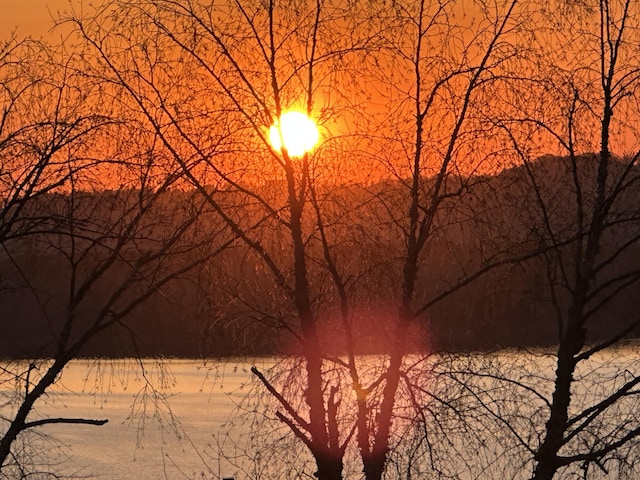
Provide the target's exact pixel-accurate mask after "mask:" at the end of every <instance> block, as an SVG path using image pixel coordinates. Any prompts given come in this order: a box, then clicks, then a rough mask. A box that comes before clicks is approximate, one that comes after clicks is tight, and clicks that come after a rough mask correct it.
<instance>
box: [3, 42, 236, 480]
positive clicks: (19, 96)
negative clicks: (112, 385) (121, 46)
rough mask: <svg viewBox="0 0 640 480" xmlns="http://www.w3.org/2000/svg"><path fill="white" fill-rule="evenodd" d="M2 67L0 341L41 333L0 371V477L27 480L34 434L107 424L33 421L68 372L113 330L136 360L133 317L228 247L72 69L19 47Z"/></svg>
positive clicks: (156, 157) (119, 115)
mask: <svg viewBox="0 0 640 480" xmlns="http://www.w3.org/2000/svg"><path fill="white" fill-rule="evenodd" d="M22 49H24V50H22ZM12 55H15V57H12ZM30 55H33V57H34V59H35V60H34V62H31V60H32V57H31V56H30ZM3 58H4V59H5V63H4V64H3V65H2V67H3V69H4V70H3V73H5V72H8V73H7V74H6V77H4V79H3V87H4V90H3V94H4V95H5V97H4V99H3V100H4V101H5V102H6V103H5V105H4V109H3V112H4V117H3V120H4V121H3V123H2V128H3V130H2V133H3V137H2V142H1V144H0V145H1V152H2V156H3V160H2V168H3V171H2V182H3V183H2V188H3V201H4V203H3V209H2V237H1V243H2V248H3V254H2V263H3V277H4V278H3V281H4V282H5V285H4V287H5V293H6V291H11V294H12V295H16V296H17V297H19V298H18V301H17V304H18V305H19V306H18V307H17V308H16V309H12V311H10V312H7V311H5V312H4V313H3V318H2V330H3V331H4V332H5V333H7V334H9V332H11V331H12V329H13V327H14V326H16V325H18V324H19V323H20V322H25V323H27V322H36V323H38V325H39V326H40V328H38V329H34V331H38V332H43V331H44V332H48V333H49V335H48V336H46V338H44V337H40V338H37V339H35V333H34V340H37V341H39V342H41V343H40V345H36V346H35V347H34V348H32V349H27V350H25V351H24V352H23V354H22V355H23V358H25V359H28V360H24V361H15V362H8V363H6V364H3V366H2V369H1V370H0V384H1V385H2V386H3V389H4V388H5V387H7V386H11V388H10V389H8V392H12V393H11V395H10V396H9V397H7V398H3V410H2V412H3V413H2V416H1V417H0V428H1V437H0V471H1V475H2V476H3V478H4V477H5V476H6V477H12V478H27V477H28V476H29V475H30V474H32V473H34V470H32V467H34V465H30V464H29V461H30V459H29V458H25V457H23V456H22V455H23V454H26V455H29V452H30V450H29V449H27V448H23V446H25V445H27V446H28V445H29V438H30V437H29V435H30V433H31V432H37V431H39V430H40V427H41V426H43V425H48V424H92V425H102V424H104V423H105V422H106V421H107V420H95V419H87V418H73V417H66V416H61V417H55V418H37V417H36V418H33V417H34V414H36V412H37V409H38V404H39V403H40V402H42V400H43V399H44V398H46V397H47V395H49V393H50V392H51V390H52V388H53V387H54V386H55V385H56V384H57V383H58V382H59V381H60V379H61V377H62V376H63V373H64V369H65V367H66V366H67V365H68V364H69V362H70V361H72V360H73V359H74V358H76V357H78V356H79V355H81V354H82V353H83V352H84V351H85V348H86V347H87V346H88V345H90V343H91V342H95V341H97V340H98V339H100V338H102V339H104V338H107V335H108V334H109V333H111V334H114V333H115V332H116V330H118V329H120V330H121V331H122V332H124V333H125V336H129V337H130V338H131V341H132V342H133V344H134V348H135V345H136V338H135V336H134V335H133V334H132V332H131V330H130V324H129V318H130V315H131V313H132V312H133V311H134V310H135V309H136V308H138V307H139V306H140V305H141V304H143V303H144V302H146V301H147V300H148V299H149V298H151V297H154V296H156V297H158V296H161V295H163V294H164V292H165V291H166V289H167V287H168V286H169V285H170V284H171V282H172V281H174V280H176V279H179V278H180V277H181V276H183V275H184V274H185V273H186V272H188V271H190V270H191V269H193V268H195V267H196V266H198V265H199V264H200V263H202V262H203V261H206V260H208V259H211V258H212V257H214V256H215V255H217V254H218V253H219V252H220V251H221V250H222V249H224V248H226V246H228V245H229V244H230V240H229V238H230V237H228V236H227V237H225V235H224V232H225V230H224V228H223V229H222V230H221V229H220V225H219V223H217V222H215V221H213V218H212V216H211V215H210V211H209V209H208V207H207V204H206V202H203V201H202V199H201V197H200V196H195V195H194V194H189V193H188V192H185V191H183V190H182V189H181V188H180V187H181V186H182V184H181V179H182V173H181V171H180V170H176V169H173V171H172V170H169V169H166V168H163V164H162V158H163V154H164V153H163V151H162V149H161V148H157V147H156V146H154V143H155V142H154V135H155V134H154V132H148V131H145V129H143V128H140V125H139V124H138V123H136V122H135V120H134V119H131V117H127V114H126V111H125V110H118V108H119V106H118V105H117V103H115V102H112V103H102V102H104V97H96V96H95V94H96V90H99V88H98V87H99V85H98V84H97V83H95V82H91V81H90V78H89V77H87V76H86V75H85V71H86V69H85V66H86V64H84V60H83V59H82V58H81V56H75V55H72V56H71V57H66V56H65V55H64V52H52V51H50V50H48V49H46V48H45V47H44V46H40V45H37V46H36V45H32V44H30V43H24V44H22V45H19V46H15V47H14V48H13V50H11V51H10V50H9V49H7V50H6V54H5V55H4V57H3ZM14 60H15V61H14ZM36 60H37V61H36ZM16 70H17V71H16ZM98 100H100V102H101V103H97V102H98ZM100 105H103V106H104V108H102V107H101V106H100ZM219 235H222V237H220V236H219ZM52 276H53V278H52ZM52 280H53V281H52ZM34 304H35V305H36V306H37V309H36V312H34V311H33V310H31V311H28V309H26V310H25V307H26V306H28V305H34ZM20 312H23V313H25V315H24V316H23V317H20ZM10 314H12V315H14V316H13V318H11V317H9V315H10ZM3 340H4V341H6V336H5V338H3ZM40 473H42V474H43V475H55V473H52V472H51V471H50V470H47V471H46V472H40Z"/></svg>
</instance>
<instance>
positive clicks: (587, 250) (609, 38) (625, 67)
mask: <svg viewBox="0 0 640 480" xmlns="http://www.w3.org/2000/svg"><path fill="white" fill-rule="evenodd" d="M637 18H638V12H636V4H635V3H633V2H628V1H606V0H602V1H598V2H583V3H580V4H573V3H570V2H559V3H557V4H553V5H545V6H544V7H543V9H542V10H541V11H540V12H539V14H538V15H537V16H536V19H537V20H536V21H537V27H536V31H535V34H533V35H532V40H533V43H532V44H533V45H535V48H536V49H538V51H539V52H540V57H539V59H538V61H537V62H532V63H531V64H530V65H531V70H529V73H530V75H527V76H525V77H523V78H522V79H521V80H520V81H517V82H512V83H511V84H510V88H505V89H504V91H505V95H506V96H509V97H510V102H511V105H512V106H513V109H510V110H509V111H508V112H507V111H505V112H504V114H505V117H504V118H503V119H501V120H499V121H498V123H499V124H500V126H501V128H503V129H504V132H505V134H506V138H508V140H509V141H510V142H512V146H513V154H514V156H515V158H516V159H517V160H516V161H517V162H518V164H519V166H518V167H517V168H515V169H514V170H513V172H514V173H516V175H517V176H519V178H520V182H519V184H520V185H521V192H522V194H521V199H522V200H521V202H522V203H518V205H520V207H521V210H520V212H521V220H522V223H523V228H525V229H528V231H529V235H530V236H531V238H533V239H535V241H537V242H538V243H539V244H540V245H541V246H543V251H544V253H543V254H542V255H541V256H540V257H539V258H538V259H537V260H536V261H535V263H534V264H529V267H530V268H531V269H532V270H534V271H537V272H539V276H538V278H539V280H540V283H538V285H539V287H541V286H544V288H545V289H546V293H545V294H544V300H545V301H546V302H548V303H547V304H548V306H549V307H548V308H545V310H544V311H545V312H546V313H547V315H549V316H552V317H553V318H554V319H555V327H556V330H557V350H556V352H555V355H554V356H553V368H551V367H548V370H547V369H546V368H547V367H545V368H542V369H541V371H542V370H544V371H546V372H547V374H545V375H543V376H542V378H540V379H539V380H538V383H533V384H532V383H527V382H520V383H519V382H516V383H514V386H515V385H519V387H515V388H519V389H520V391H521V392H527V391H528V392H529V393H527V394H526V395H525V397H529V398H531V400H530V401H531V405H532V406H534V405H535V410H536V411H535V413H532V417H531V418H534V419H537V420H540V419H541V418H542V421H540V422H539V423H538V424H526V423H525V427H524V428H526V429H527V431H525V430H524V428H522V422H518V421H517V420H516V419H515V417H510V416H508V415H499V414H497V416H496V418H499V419H500V421H501V422H504V424H505V427H506V428H508V429H509V430H510V433H509V435H510V436H511V438H512V439H513V440H514V442H515V443H516V444H519V445H521V447H522V454H523V456H524V457H528V458H530V463H529V465H531V468H532V470H533V473H532V474H531V478H535V479H551V478H554V477H556V476H559V475H563V476H564V475H569V474H571V473H574V474H576V475H578V474H579V475H584V478H587V477H589V478H591V476H592V475H593V476H597V475H599V474H600V475H602V476H607V475H613V476H616V477H620V476H622V477H629V476H633V473H631V472H636V471H637V470H636V469H637V466H636V462H635V456H636V453H635V452H636V449H637V438H638V435H639V434H640V425H638V423H637V422H636V421H635V420H633V419H632V418H631V417H630V412H632V411H634V410H635V409H636V408H637V401H638V399H637V385H638V383H639V382H640V379H639V377H638V372H637V368H636V367H635V365H634V362H633V360H632V359H633V356H634V353H633V350H632V349H631V347H626V348H627V349H625V347H624V343H622V342H623V341H624V339H626V338H629V337H630V336H632V335H635V334H637V327H638V319H637V313H636V311H635V308H633V307H632V306H631V305H634V304H635V300H634V297H635V296H636V295H637V293H636V292H637V285H638V283H637V282H638V279H639V278H640V277H639V273H640V270H638V266H639V265H638V263H637V251H638V245H639V244H638V242H639V240H640V236H639V233H640V230H639V229H638V225H639V223H638V220H639V218H638V204H637V192H638V180H639V179H640V177H639V176H638V174H639V173H640V172H639V171H638V167H637V160H638V155H639V152H640V151H639V149H638V144H637V128H636V125H635V120H633V119H635V115H636V112H635V105H636V102H637V95H636V91H637V86H638V80H639V73H640V69H639V67H640V65H638V62H637V58H636V56H635V54H634V53H633V52H634V51H635V45H636V44H637V41H638V34H639V30H638V27H639V25H638V23H637ZM532 31H533V30H532ZM507 92H509V93H507ZM514 111H515V112H516V113H514ZM614 152H615V153H614ZM550 153H551V154H552V155H547V156H543V154H550ZM627 358H628V360H627ZM489 410H491V411H492V412H494V414H495V413H496V409H495V408H493V407H491V408H489Z"/></svg>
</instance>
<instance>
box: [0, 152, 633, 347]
mask: <svg viewBox="0 0 640 480" xmlns="http://www.w3.org/2000/svg"><path fill="white" fill-rule="evenodd" d="M591 157H592V156H589V155H585V156H584V157H583V158H582V159H580V161H579V162H578V163H579V164H580V165H582V166H583V171H582V173H581V178H582V182H583V184H584V185H585V186H586V185H590V184H592V183H593V182H594V181H595V179H594V175H595V170H594V169H593V168H592V165H593V163H594V162H592V161H591V160H593V158H591ZM621 165H622V164H621ZM531 168H533V169H534V170H535V172H528V175H529V174H532V173H533V175H534V176H535V177H536V178H540V179H542V182H541V183H540V184H539V185H538V186H537V189H536V191H533V190H532V189H527V187H526V182H525V176H524V167H523V166H519V167H513V168H509V169H505V170H503V171H502V172H500V173H499V174H496V175H485V176H477V177H472V178H468V179H467V181H466V182H465V188H467V189H468V192H467V193H468V194H467V195H465V196H464V197H463V199H462V200H460V199H456V200H455V202H452V203H451V205H450V207H449V208H443V211H442V213H441V214H440V215H441V218H440V222H439V223H440V226H439V232H438V235H436V236H435V239H434V240H433V241H432V242H431V244H430V245H429V257H428V258H429V260H428V261H429V268H428V269H424V272H428V278H427V277H424V278H421V279H420V280H421V285H424V286H425V288H423V289H422V291H420V292H418V296H419V297H421V298H431V297H434V296H436V295H437V293H438V291H439V289H441V288H444V286H447V287H450V286H451V285H454V284H455V282H456V275H457V274H458V272H459V271H460V268H461V266H464V265H467V266H474V265H475V266H478V267H480V266H481V262H482V258H487V257H491V252H492V251H493V252H495V254H496V255H497V254H498V252H501V255H502V256H503V257H504V258H507V259H509V258H513V259H517V258H518V257H520V256H525V257H526V253H527V249H529V250H531V249H533V248H540V245H537V247H536V243H537V242H542V241H543V240H542V239H543V238H544V236H543V234H542V233H541V232H540V229H541V228H542V224H541V220H540V219H539V218H536V215H537V213H536V210H535V209H534V208H532V207H531V206H532V205H533V204H535V199H534V198H533V197H532V196H533V195H534V194H542V195H547V196H548V199H547V200H548V201H549V202H550V205H551V204H552V205H553V206H552V208H551V210H552V217H553V222H555V223H556V227H558V228H561V226H562V225H563V224H564V223H567V224H569V223H571V222H572V221H573V220H572V217H571V215H570V214H568V213H567V212H569V211H570V209H568V208H567V206H568V205H569V203H570V201H571V200H570V198H569V196H570V195H571V192H570V189H571V188H570V185H568V184H567V175H568V172H567V169H568V168H569V163H568V162H567V161H566V159H563V158H557V157H552V156H546V157H541V158H539V159H538V160H537V161H536V162H535V163H533V164H532V167H531ZM634 168H635V169H637V168H638V167H637V166H636V167H634ZM633 175H634V176H635V175H637V174H633ZM424 184H425V188H429V185H430V182H429V181H425V182H424ZM260 188H262V189H263V193H264V194H270V195H273V196H275V197H277V196H278V189H279V188H281V185H278V184H277V183H269V184H266V185H263V186H262V187H260ZM403 188H404V186H403V183H402V182H401V181H385V182H383V183H375V184H371V185H356V184H352V185H344V186H342V187H341V188H339V189H335V190H333V191H330V192H329V191H327V192H324V195H326V196H327V197H331V202H332V204H335V205H336V206H338V207H340V208H336V212H338V211H339V213H336V224H337V223H339V222H341V223H342V224H343V228H341V229H339V230H340V231H341V232H342V236H343V238H336V239H335V240H334V242H335V244H336V245H339V246H340V249H342V250H343V253H344V255H345V256H350V255H353V256H354V257H357V265H358V269H361V272H360V274H361V275H362V274H363V273H362V271H364V272H365V273H364V275H366V276H367V277H368V278H367V280H366V282H365V283H363V286H362V287H361V288H362V289H363V291H362V292H361V295H362V296H363V297H364V296H365V295H368V296H369V297H370V299H369V300H368V302H367V301H365V302H362V303H363V307H362V308H361V310H360V311H358V312H357V313H356V314H355V319H356V322H355V324H354V325H355V327H354V328H355V332H356V339H355V343H356V350H357V351H360V352H361V353H384V351H385V338H386V336H387V334H388V333H387V331H386V330H387V329H388V328H390V327H389V324H388V321H387V320H386V319H385V313H388V314H389V315H392V313H393V312H392V311H391V310H390V306H391V305H392V304H393V299H392V298H390V296H389V295H391V292H390V291H388V292H385V282H386V278H385V276H386V275H385V274H386V272H387V269H393V268H396V265H395V262H397V260H398V256H397V255H399V254H397V255H395V254H392V253H393V252H399V251H400V249H401V248H402V245H401V244H399V240H398V239H397V238H393V236H392V234H391V233H390V230H387V229H385V223H384V221H383V220H382V217H383V215H382V214H381V212H375V211H373V212H372V211H371V208H372V207H371V202H370V201H369V200H370V199H371V198H378V199H380V198H381V197H384V198H385V201H384V202H383V203H384V204H385V205H394V206H395V207H396V208H397V209H398V212H397V214H398V215H401V212H402V211H404V209H405V208H406V205H403V204H402V200H400V199H401V198H402V189H403ZM451 188H454V185H452V186H451ZM636 190H637V189H636ZM636 190H633V191H631V192H629V193H628V197H627V199H626V200H624V201H622V202H619V205H618V206H617V208H618V209H619V210H620V214H621V215H622V214H623V213H624V212H623V210H625V208H626V207H628V211H627V210H625V212H626V213H625V214H626V215H634V216H635V215H637V212H634V211H633V208H635V207H634V205H633V202H634V200H635V194H634V192H635V191H636ZM540 192H542V193H540ZM217 194H218V195H220V194H224V192H217ZM228 195H229V202H230V203H233V202H238V205H237V208H238V209H239V210H240V211H242V210H245V213H244V214H245V215H246V216H247V218H251V217H252V215H253V214H252V213H251V211H252V206H251V205H250V204H244V205H243V204H242V202H243V199H242V198H241V197H238V196H237V194H233V193H231V192H228ZM139 197H140V192H139V191H136V190H120V191H118V190H114V191H102V192H82V193H78V192H76V193H75V197H74V211H76V212H78V211H83V212H85V213H86V212H90V215H89V216H90V217H91V219H92V222H97V223H99V222H102V221H103V222H104V223H109V222H110V221H113V220H112V219H110V218H109V217H110V216H113V215H114V212H116V211H118V210H123V209H126V206H127V205H132V204H135V203H136V202H137V201H138V200H139ZM396 197H397V198H396ZM192 201H193V195H192V193H191V192H189V191H183V190H174V191H168V192H165V193H162V198H161V200H160V201H159V202H157V203H158V204H159V205H161V207H157V206H156V207H154V208H159V209H160V210H162V211H159V212H158V214H157V215H156V216H154V215H151V216H150V220H148V223H147V224H146V225H145V226H144V227H143V228H146V229H147V230H148V232H153V235H151V233H150V234H149V235H148V238H149V240H148V241H150V242H151V241H152V240H151V239H152V237H153V236H154V235H158V234H159V233H160V232H162V231H167V232H170V231H172V229H173V228H175V227H176V225H171V220H170V218H183V217H182V216H181V215H180V214H176V212H184V211H187V210H189V209H190V208H193V205H192ZM69 203H70V202H69V197H68V196H67V195H64V194H56V193H49V194H46V195H44V196H42V197H40V198H37V199H36V200H34V201H33V202H32V204H30V205H29V207H28V212H29V215H31V218H36V217H37V218H41V219H42V227H41V228H40V231H39V230H37V229H36V230H35V231H34V232H33V233H31V234H29V235H26V236H23V237H20V238H18V239H16V240H14V241H12V242H8V248H7V249H6V250H5V251H4V252H3V254H2V266H1V271H2V272H3V276H2V283H1V284H0V309H1V310H2V311H3V312H4V320H3V322H2V323H1V324H0V329H1V330H2V331H1V332H0V352H2V355H3V356H7V357H18V358H22V357H25V358H29V357H33V356H50V355H53V354H54V353H55V351H54V348H55V347H54V346H55V344H56V341H57V335H58V334H59V330H60V328H61V325H62V324H63V322H64V314H65V313H64V302H65V296H66V295H67V291H66V290H65V288H66V287H65V286H66V285H68V283H69V278H68V276H69V275H70V274H71V273H70V272H71V270H70V269H69V268H68V267H67V266H66V264H65V262H66V259H65V257H64V253H63V249H61V248H60V244H62V243H64V242H65V238H66V235H65V234H60V233H59V232H60V231H63V230H64V229H63V228H62V229H60V227H61V226H63V224H64V218H65V215H68V214H69V212H68V210H67V209H68V206H69ZM344 205H349V208H348V209H346V210H345V209H344V208H343V206H344ZM168 211H170V212H171V215H172V216H167V215H166V212H168ZM469 212H472V214H469ZM76 214H77V213H76ZM351 216H357V218H358V224H357V225H352V224H350V221H349V219H350V218H351ZM353 218H355V217H353ZM367 219H368V220H367ZM367 221H368V222H369V224H367ZM197 222H198V225H197V226H196V228H197V229H198V230H201V231H203V230H207V229H213V228H215V225H214V224H213V223H212V222H215V220H213V219H212V217H211V216H210V215H201V217H199V218H198V220H197ZM47 225H48V227H47ZM54 226H55V228H54ZM624 228H625V229H635V228H640V218H639V219H637V220H636V221H635V222H631V223H629V222H626V223H625V225H624ZM56 230H57V233H56ZM114 235H116V236H117V234H115V233H114ZM265 235H268V233H265ZM611 235H613V236H615V235H616V233H615V231H614V232H613V233H611ZM263 240H264V241H265V242H270V241H273V242H277V241H280V240H279V239H278V238H273V239H269V238H268V237H264V238H263ZM612 240H615V238H613V239H612ZM609 243H610V244H611V245H612V247H611V248H614V246H613V245H614V243H615V241H611V242H609ZM198 248H200V249H203V248H206V245H201V246H199V247H198ZM282 251H283V255H286V252H287V249H284V248H283V249H282ZM480 252H482V257H481V255H480ZM505 252H507V254H506V256H505ZM608 253H610V252H606V251H605V252H602V254H603V255H607V254H608ZM92 254H93V255H100V254H99V253H98V252H94V253H92ZM509 255H510V257H509ZM183 260H184V259H183V258H182V257H177V258H176V259H174V260H173V261H176V262H180V261H183ZM254 260H255V259H253V258H252V255H251V251H250V249H248V248H247V247H246V246H245V245H242V244H241V243H239V242H238V243H237V244H235V245H233V246H231V247H230V248H228V249H227V250H226V251H224V252H223V253H222V254H221V255H218V256H216V257H214V258H212V259H210V260H208V261H205V262H202V263H201V264H200V265H199V266H198V267H197V268H195V269H193V270H190V271H188V272H186V273H185V274H184V275H182V276H180V277H179V278H176V279H174V280H172V281H171V282H170V283H168V284H166V285H163V286H162V287H161V288H159V289H158V290H157V292H155V294H154V295H152V296H151V297H150V298H148V299H146V300H145V301H144V302H143V303H141V304H140V305H138V306H137V307H136V308H135V309H134V310H133V311H132V312H131V313H130V314H129V320H128V322H127V324H126V328H125V327H124V326H122V325H121V326H120V327H116V328H113V329H109V330H108V331H106V332H102V333H100V334H99V335H98V336H96V337H95V338H94V339H93V340H92V341H90V342H89V343H88V344H87V345H86V346H85V347H84V348H83V350H82V355H86V356H114V357H118V356H131V355H176V356H184V357H201V356H231V355H263V354H278V353H291V352H292V351H295V347H292V346H291V341H290V339H289V338H288V332H287V331H286V330H284V331H283V329H282V328H280V327H281V326H280V325H276V324H274V323H273V322H272V321H271V320H272V318H274V317H275V314H273V311H269V308H271V309H273V310H274V311H275V310H277V309H278V308H280V306H279V305H277V301H276V300H275V299H274V293H273V291H274V288H273V284H272V280H271V279H270V277H269V275H268V272H265V271H264V270H261V269H260V268H259V266H258V265H257V263H256V262H255V261H254ZM125 263H126V262H125V261H124V260H123V261H122V264H121V268H120V269H119V268H115V269H113V270H111V271H109V273H108V274H107V275H106V276H105V278H103V279H101V280H100V282H99V283H98V284H97V285H94V286H93V287H92V289H91V292H90V293H89V299H88V300H87V302H86V304H85V306H84V307H83V309H84V310H83V312H80V321H82V315H86V316H87V317H88V320H87V321H90V318H91V315H95V312H94V311H92V305H93V304H94V303H95V304H96V305H97V304H98V303H99V302H100V299H101V298H103V297H104V296H105V295H108V293H109V285H110V284H113V283H117V280H118V278H117V277H118V276H119V274H120V273H121V271H122V270H123V269H126V265H125ZM638 263H640V243H638V242H636V245H634V246H633V247H632V248H629V249H626V250H625V252H624V255H620V256H618V257H616V258H615V261H614V262H613V263H612V264H611V265H610V266H609V267H608V268H609V269H610V271H611V272H615V271H616V269H619V268H620V267H621V266H624V268H631V267H630V266H632V265H635V264H638ZM467 268H469V267H467ZM544 268H545V265H544V262H543V261H542V260H541V258H539V257H533V258H531V259H525V260H523V261H506V262H505V265H504V266H500V267H498V268H494V269H492V271H490V272H489V273H487V274H486V275H485V276H484V277H483V278H481V279H480V280H478V281H474V282H471V283H469V284H467V285H464V286H462V287H460V288H459V289H458V290H457V291H456V292H454V293H453V294H451V295H449V296H448V297H446V298H444V299H443V300H442V301H440V302H438V303H437V304H435V305H434V307H433V308H432V309H431V310H430V312H429V314H428V315H426V316H424V318H421V319H420V322H419V331H417V332H416V335H414V336H413V337H412V338H413V339H414V340H413V341H414V344H413V345H412V346H411V348H412V349H414V350H417V351H424V350H426V351H438V350H447V351H465V350H478V349H480V350H484V349H489V350H491V349H496V348H503V347H516V346H525V347H532V346H549V345H552V344H555V343H556V341H557V335H558V334H557V325H556V323H555V322H556V320H555V319H554V315H553V305H552V303H551V301H550V298H549V292H548V290H547V289H546V287H545V282H547V278H546V277H545V272H544ZM355 274H356V272H355V271H354V275H355ZM422 275H426V273H422ZM247 278H248V280H247ZM317 280H318V281H321V279H317ZM312 282H313V279H312ZM91 297H93V299H94V300H92V299H91ZM638 299H640V286H637V285H636V286H635V287H634V288H630V289H627V290H625V291H624V292H623V294H621V295H618V296H616V297H615V299H614V300H613V301H610V302H608V304H607V305H606V306H605V307H604V308H603V309H602V310H601V311H600V312H598V314H597V315H595V316H594V317H593V318H592V319H590V328H589V332H590V335H591V338H589V341H596V340H598V339H599V340H602V339H605V338H607V337H608V336H609V335H610V334H611V333H612V332H615V331H618V330H619V329H620V328H621V324H619V322H618V319H624V318H625V314H627V315H629V314H632V313H633V312H635V311H637V308H638V306H639V305H638ZM325 301H326V303H327V305H328V307H325V313H324V314H323V315H322V317H321V318H322V319H323V320H322V321H323V322H324V328H323V331H322V332H321V335H322V336H323V340H322V341H323V346H324V348H325V349H326V351H327V352H331V353H334V352H340V351H341V349H342V348H343V347H344V344H343V343H344V342H343V341H342V339H341V338H340V337H339V336H336V335H335V333H336V331H337V330H338V329H334V325H333V321H334V320H333V319H332V309H333V308H337V306H336V305H335V304H334V305H333V306H332V302H331V301H330V300H327V299H325ZM253 305H263V306H267V307H265V308H264V309H263V310H262V311H259V310H257V309H255V308H253ZM96 308H97V307H96ZM636 334H637V332H636ZM292 348H293V350H292Z"/></svg>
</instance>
